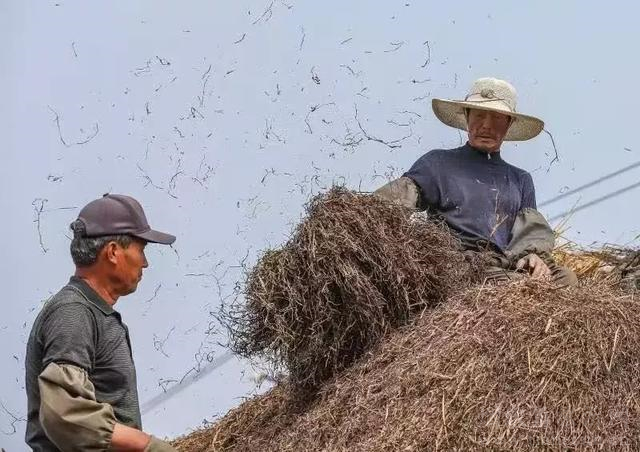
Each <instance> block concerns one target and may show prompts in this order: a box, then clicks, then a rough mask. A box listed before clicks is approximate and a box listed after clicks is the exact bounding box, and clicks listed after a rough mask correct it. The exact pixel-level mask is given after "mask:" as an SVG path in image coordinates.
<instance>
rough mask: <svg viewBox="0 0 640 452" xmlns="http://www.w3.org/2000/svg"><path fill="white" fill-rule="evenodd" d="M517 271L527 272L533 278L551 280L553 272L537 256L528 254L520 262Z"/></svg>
mask: <svg viewBox="0 0 640 452" xmlns="http://www.w3.org/2000/svg"><path fill="white" fill-rule="evenodd" d="M516 269H517V270H527V271H528V272H529V274H530V275H531V277H532V278H535V279H540V278H549V277H551V270H549V267H548V266H547V264H545V263H544V261H543V260H542V258H541V257H540V256H538V255H537V254H528V255H526V256H525V257H523V258H522V259H520V260H519V261H518V263H517V264H516Z"/></svg>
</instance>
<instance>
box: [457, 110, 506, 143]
mask: <svg viewBox="0 0 640 452" xmlns="http://www.w3.org/2000/svg"><path fill="white" fill-rule="evenodd" d="M510 125H511V117H510V116H508V115H505V114H502V113H496V112H494V111H485V110H477V109H470V110H469V111H468V114H467V129H468V131H469V144H470V145H471V146H473V147H474V148H476V149H480V150H483V151H485V152H489V153H491V152H497V151H499V150H500V146H502V142H503V141H504V137H505V135H506V134H507V130H509V126H510Z"/></svg>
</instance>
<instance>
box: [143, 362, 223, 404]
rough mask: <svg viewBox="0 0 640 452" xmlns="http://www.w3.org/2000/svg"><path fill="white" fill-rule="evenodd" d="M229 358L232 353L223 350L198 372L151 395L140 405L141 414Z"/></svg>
mask: <svg viewBox="0 0 640 452" xmlns="http://www.w3.org/2000/svg"><path fill="white" fill-rule="evenodd" d="M231 358H233V353H231V352H225V353H224V354H222V355H221V356H220V358H218V359H217V360H215V361H211V362H210V363H207V364H206V365H205V366H204V367H202V368H201V369H200V372H196V373H195V374H193V375H191V376H189V377H187V378H185V379H184V380H183V381H182V383H178V384H175V385H173V386H171V387H170V388H169V389H167V390H166V391H165V392H162V393H160V394H158V395H156V396H155V397H152V398H151V399H149V400H147V401H146V402H144V403H143V404H142V406H141V407H140V410H141V411H142V413H143V414H146V413H148V412H149V411H151V410H153V409H154V408H155V407H157V406H159V405H162V404H163V403H165V402H166V401H167V400H169V399H171V398H173V397H174V396H176V395H178V394H179V393H181V392H182V391H184V390H185V389H187V388H188V387H189V386H191V385H192V384H193V383H195V382H197V381H200V380H202V379H203V378H204V377H206V376H207V375H209V374H210V373H211V372H213V371H214V370H216V369H217V368H219V367H222V366H224V365H225V364H226V363H227V362H229V361H230V360H231Z"/></svg>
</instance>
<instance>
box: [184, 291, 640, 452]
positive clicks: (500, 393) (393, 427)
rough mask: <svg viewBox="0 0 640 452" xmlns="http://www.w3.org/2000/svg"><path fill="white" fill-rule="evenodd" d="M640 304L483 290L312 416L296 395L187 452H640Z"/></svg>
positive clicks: (329, 394)
mask: <svg viewBox="0 0 640 452" xmlns="http://www.w3.org/2000/svg"><path fill="white" fill-rule="evenodd" d="M639 341H640V304H638V302H637V300H634V299H633V295H632V294H628V293H622V292H616V291H615V290H614V289H612V288H611V287H610V286H598V285H588V286H584V287H579V288H575V289H558V290H551V288H550V287H549V286H548V285H546V284H544V283H536V282H533V281H526V280H525V281H518V282H514V283H512V284H510V285H505V286H496V287H482V286H477V287H474V288H472V289H469V290H468V291H465V292H464V293H461V294H459V295H457V296H455V297H454V299H451V300H450V301H448V302H447V303H444V304H442V305H440V306H439V307H436V308H434V309H433V310H428V311H425V313H424V315H423V316H422V317H421V318H420V319H418V320H417V321H416V323H415V324H414V325H411V326H408V327H405V328H402V329H399V330H398V331H396V332H394V333H393V334H391V335H390V336H389V337H388V338H387V339H386V340H385V341H384V343H382V344H381V345H380V346H379V347H377V348H375V349H373V350H371V351H370V352H369V353H367V355H366V356H365V357H364V358H363V359H362V360H360V361H359V362H358V363H357V364H356V365H354V366H353V367H351V368H350V369H348V370H346V371H344V372H343V373H342V374H340V375H339V376H338V377H337V378H336V379H334V380H332V381H331V382H330V383H328V384H327V385H325V386H324V387H323V389H322V391H321V392H320V394H319V395H318V396H317V398H316V399H315V400H313V401H311V402H309V403H307V404H303V406H300V403H299V402H297V401H296V400H295V399H294V398H293V397H292V396H291V393H290V392H288V391H287V388H286V386H285V385H281V386H277V387H275V388H274V389H272V390H271V391H270V392H269V393H267V394H265V395H262V396H258V397H256V398H254V399H252V400H249V401H248V402H245V403H244V404H243V405H241V406H240V407H239V408H237V409H235V410H232V411H231V412H230V413H229V414H227V416H225V417H224V418H223V419H222V420H221V421H219V422H218V423H217V424H216V425H214V426H213V427H212V428H211V429H210V430H206V431H202V432H197V433H194V434H193V435H192V436H190V437H187V438H185V439H183V440H181V441H179V442H178V443H177V445H178V447H179V448H180V450H184V451H227V450H229V451H231V450H233V451H250V450H262V451H300V450H305V451H347V450H352V451H353V450H357V451H383V450H389V451H391V450H393V451H395V450H415V451H419V450H479V449H484V450H488V449H490V450H539V449H541V448H545V449H549V450H613V449H616V450H638V449H640V399H639V398H638V391H639V389H640V368H639V367H638V362H640V348H639V347H638V346H637V344H638V343H639Z"/></svg>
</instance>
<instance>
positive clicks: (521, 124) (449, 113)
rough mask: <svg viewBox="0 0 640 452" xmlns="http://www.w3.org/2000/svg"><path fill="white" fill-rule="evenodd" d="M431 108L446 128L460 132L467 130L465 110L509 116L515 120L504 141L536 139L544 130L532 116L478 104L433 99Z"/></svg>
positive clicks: (542, 125)
mask: <svg viewBox="0 0 640 452" xmlns="http://www.w3.org/2000/svg"><path fill="white" fill-rule="evenodd" d="M431 106H432V108H433V112H434V113H435V115H436V117H437V118H438V119H439V120H440V121H442V122H443V123H445V124H446V125H448V126H451V127H455V128H456V129H460V130H467V118H466V117H465V113H464V110H465V108H473V109H477V110H487V111H495V112H496V113H502V114H506V115H509V116H511V117H512V118H514V119H515V121H513V123H512V124H511V126H509V130H508V131H507V135H506V136H505V137H504V139H505V141H525V140H530V139H532V138H534V137H536V136H537V135H538V134H540V132H542V130H543V129H544V122H543V121H542V120H541V119H538V118H536V117H534V116H529V115H523V114H522V113H512V112H507V111H504V110H499V109H497V108H491V107H488V106H483V105H482V104H479V103H474V102H465V101H452V100H445V99H433V100H432V101H431Z"/></svg>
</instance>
